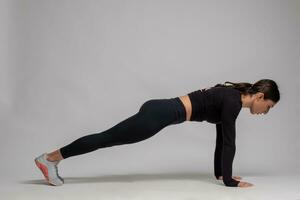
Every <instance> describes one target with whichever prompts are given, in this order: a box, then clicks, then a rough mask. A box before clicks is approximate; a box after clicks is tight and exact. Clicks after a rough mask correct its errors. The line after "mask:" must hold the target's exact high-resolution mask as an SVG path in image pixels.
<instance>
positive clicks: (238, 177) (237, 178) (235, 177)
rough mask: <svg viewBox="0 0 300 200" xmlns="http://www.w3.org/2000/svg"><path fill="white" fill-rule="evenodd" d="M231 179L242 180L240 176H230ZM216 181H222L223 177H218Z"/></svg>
mask: <svg viewBox="0 0 300 200" xmlns="http://www.w3.org/2000/svg"><path fill="white" fill-rule="evenodd" d="M232 178H233V179H234V180H237V181H239V180H241V179H242V177H240V176H232ZM218 180H223V176H219V178H218Z"/></svg>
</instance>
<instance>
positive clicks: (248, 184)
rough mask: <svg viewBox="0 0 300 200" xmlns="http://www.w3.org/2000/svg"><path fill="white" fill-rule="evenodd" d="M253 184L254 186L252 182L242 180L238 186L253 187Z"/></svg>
mask: <svg viewBox="0 0 300 200" xmlns="http://www.w3.org/2000/svg"><path fill="white" fill-rule="evenodd" d="M251 186H253V184H252V183H247V182H242V181H240V182H239V184H238V187H251Z"/></svg>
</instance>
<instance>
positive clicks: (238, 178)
mask: <svg viewBox="0 0 300 200" xmlns="http://www.w3.org/2000/svg"><path fill="white" fill-rule="evenodd" d="M232 178H233V179H234V180H236V181H240V180H241V179H242V177H240V176H232ZM218 180H223V176H219V178H218ZM251 186H253V184H252V183H248V182H242V181H240V182H239V184H238V187H251Z"/></svg>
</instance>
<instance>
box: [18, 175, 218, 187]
mask: <svg viewBox="0 0 300 200" xmlns="http://www.w3.org/2000/svg"><path fill="white" fill-rule="evenodd" d="M63 178H64V180H65V184H77V183H104V182H136V181H159V180H161V181H164V180H174V181H177V180H193V181H201V182H206V183H209V184H214V185H223V182H222V181H220V180H216V179H215V177H214V176H213V175H212V174H200V173H158V174H115V175H101V176H92V177H63ZM19 183H21V184H37V185H48V183H47V182H46V181H45V180H43V179H42V180H40V179H39V180H25V181H21V182H19Z"/></svg>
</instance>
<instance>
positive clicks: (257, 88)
mask: <svg viewBox="0 0 300 200" xmlns="http://www.w3.org/2000/svg"><path fill="white" fill-rule="evenodd" d="M227 83H229V84H231V85H228V84H227ZM214 87H231V88H234V89H237V90H239V91H240V92H241V93H242V94H245V95H246V94H250V95H252V94H256V93H257V92H262V93H264V99H265V100H266V99H270V100H272V101H273V102H274V103H277V102H278V101H279V100H280V92H279V90H278V85H277V84H276V82H275V81H273V80H271V79H261V80H259V81H257V82H256V83H254V84H251V83H246V82H238V83H233V82H229V81H226V82H225V83H224V84H216V85H215V86H214Z"/></svg>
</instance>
